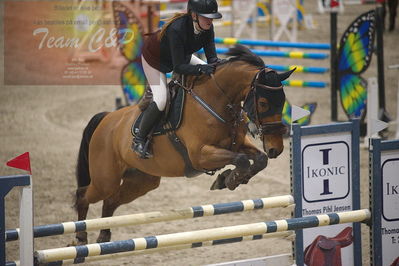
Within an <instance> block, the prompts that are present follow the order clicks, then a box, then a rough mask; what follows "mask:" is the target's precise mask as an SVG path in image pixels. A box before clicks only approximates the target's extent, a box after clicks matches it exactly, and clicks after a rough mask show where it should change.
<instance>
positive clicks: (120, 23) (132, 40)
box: [112, 1, 146, 105]
mask: <svg viewBox="0 0 399 266" xmlns="http://www.w3.org/2000/svg"><path fill="white" fill-rule="evenodd" d="M112 8H113V13H114V19H115V26H116V28H117V29H118V41H119V48H120V51H121V53H122V55H123V56H124V57H125V58H126V59H127V60H128V61H129V62H128V63H127V64H126V65H125V66H124V67H123V69H122V73H121V83H122V89H123V94H124V96H125V100H126V104H127V105H131V104H134V103H136V102H138V100H139V99H140V98H141V96H142V95H143V94H144V90H145V85H146V78H145V75H144V70H143V68H142V65H141V53H142V46H143V40H144V39H143V33H144V27H143V25H142V23H141V21H140V19H139V18H138V17H137V16H136V14H135V13H134V12H133V11H132V10H131V9H130V8H128V7H127V6H126V5H125V4H122V3H121V2H119V1H113V2H112Z"/></svg>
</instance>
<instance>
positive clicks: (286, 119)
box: [282, 100, 317, 126]
mask: <svg viewBox="0 0 399 266" xmlns="http://www.w3.org/2000/svg"><path fill="white" fill-rule="evenodd" d="M316 107H317V103H306V104H304V105H303V106H301V108H302V109H305V110H307V111H309V112H310V115H308V116H305V117H303V118H301V119H298V120H297V121H296V123H298V124H299V125H301V126H306V125H309V124H310V120H311V118H312V115H313V113H314V112H315V110H316ZM291 111H292V106H291V104H290V103H289V102H288V101H287V100H285V103H284V107H283V113H282V114H283V115H282V121H283V124H285V125H287V126H289V125H291V123H292V122H295V121H292V119H291Z"/></svg>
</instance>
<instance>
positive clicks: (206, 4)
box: [187, 0, 222, 19]
mask: <svg viewBox="0 0 399 266" xmlns="http://www.w3.org/2000/svg"><path fill="white" fill-rule="evenodd" d="M187 10H188V11H192V12H195V13H197V14H198V15H200V16H203V17H206V18H212V19H219V18H222V14H220V13H219V12H218V3H217V2H216V0H189V1H188V4H187Z"/></svg>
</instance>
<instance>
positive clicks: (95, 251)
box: [35, 209, 371, 264]
mask: <svg viewBox="0 0 399 266" xmlns="http://www.w3.org/2000/svg"><path fill="white" fill-rule="evenodd" d="M370 217H371V214H370V211H369V210H368V209H362V210H357V211H349V212H342V213H331V214H323V215H317V216H307V217H301V218H292V219H285V220H277V221H271V222H260V223H252V224H244V225H236V226H227V227H219V228H211V229H204V230H198V231H190V232H181V233H175V234H165V235H159V236H148V237H142V238H134V239H129V240H121V241H114V242H106V243H97V244H89V245H82V246H76V247H65V248H55V249H47V250H38V251H36V252H35V260H36V262H37V263H39V264H40V263H48V262H54V261H62V260H66V259H75V258H85V257H90V256H98V255H106V254H113V253H118V252H127V251H134V250H145V249H153V248H158V247H167V246H174V245H183V244H190V243H197V242H204V241H211V240H219V239H225V238H234V237H242V236H248V235H260V234H267V233H274V232H282V231H287V230H298V229H304V228H311V227H319V226H327V225H333V224H341V223H353V222H364V221H368V220H370Z"/></svg>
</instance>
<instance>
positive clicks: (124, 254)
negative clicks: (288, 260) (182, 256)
mask: <svg viewBox="0 0 399 266" xmlns="http://www.w3.org/2000/svg"><path fill="white" fill-rule="evenodd" d="M293 236H295V233H294V232H293V231H286V232H276V233H270V234H263V235H253V236H244V237H235V238H227V239H221V240H213V241H205V242H198V243H192V244H185V245H177V246H170V247H163V248H153V249H145V250H138V251H127V252H121V253H114V254H108V255H100V256H93V257H87V258H85V259H84V261H83V260H82V263H83V262H92V261H100V260H109V259H112V260H114V259H118V258H123V257H127V256H138V255H148V254H153V253H158V252H167V251H176V250H183V249H191V248H199V247H209V246H216V245H224V244H232V243H239V242H248V241H254V240H261V239H268V238H287V239H291V238H292V237H293ZM284 256H290V254H284ZM56 263H57V262H56ZM77 263H80V261H79V262H77V260H72V259H71V260H64V261H62V262H61V261H60V262H58V265H70V264H77Z"/></svg>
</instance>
